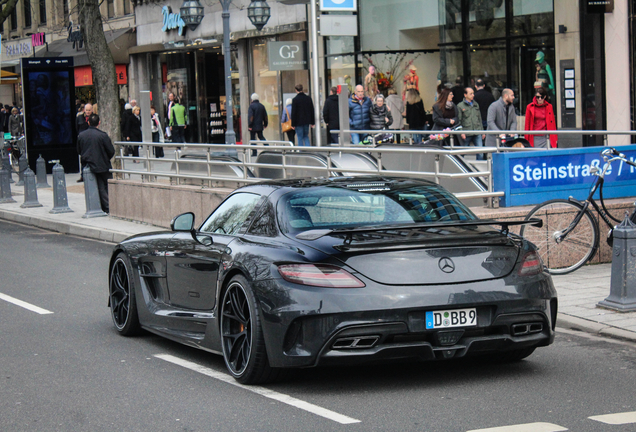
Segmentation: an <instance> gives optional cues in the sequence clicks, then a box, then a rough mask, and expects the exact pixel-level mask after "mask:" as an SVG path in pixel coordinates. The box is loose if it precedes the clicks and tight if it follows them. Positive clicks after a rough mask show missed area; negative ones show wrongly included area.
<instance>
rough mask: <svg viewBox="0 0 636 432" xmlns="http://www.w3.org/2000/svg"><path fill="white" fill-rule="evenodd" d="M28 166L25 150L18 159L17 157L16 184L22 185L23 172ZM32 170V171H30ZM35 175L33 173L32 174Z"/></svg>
mask: <svg viewBox="0 0 636 432" xmlns="http://www.w3.org/2000/svg"><path fill="white" fill-rule="evenodd" d="M28 168H29V161H28V160H27V157H26V152H24V153H22V155H21V156H20V159H18V182H17V183H16V184H15V185H16V186H22V185H24V172H25V171H26V170H27V169H28ZM31 172H33V171H31ZM34 176H35V174H34Z"/></svg>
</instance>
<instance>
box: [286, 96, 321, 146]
mask: <svg viewBox="0 0 636 432" xmlns="http://www.w3.org/2000/svg"><path fill="white" fill-rule="evenodd" d="M295 88H296V97H294V99H292V112H291V116H292V127H293V128H294V130H295V131H296V134H298V145H299V146H306V147H309V146H311V143H310V142H309V128H310V127H311V128H313V127H314V125H315V124H316V121H315V112H314V103H313V101H312V100H311V98H310V97H309V96H307V95H306V94H305V93H303V85H302V84H297V85H296V87H295Z"/></svg>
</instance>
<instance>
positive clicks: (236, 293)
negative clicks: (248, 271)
mask: <svg viewBox="0 0 636 432" xmlns="http://www.w3.org/2000/svg"><path fill="white" fill-rule="evenodd" d="M220 321H221V322H220V330H221V343H222V345H223V359H224V360H225V365H226V367H227V370H228V371H229V372H230V375H232V377H234V379H236V380H237V381H238V382H240V383H241V384H263V383H266V382H272V381H274V380H276V379H278V378H279V375H280V372H281V370H280V369H276V368H272V367H270V365H269V360H268V358H267V351H266V349H265V340H264V337H263V327H262V324H261V317H260V313H259V311H258V307H257V305H256V300H255V298H254V293H253V292H252V290H251V288H250V285H249V282H248V281H247V279H246V278H245V277H243V276H242V275H237V276H234V277H233V278H232V279H231V280H230V282H229V284H228V285H227V288H226V289H225V292H224V293H223V300H222V302H221V311H220Z"/></svg>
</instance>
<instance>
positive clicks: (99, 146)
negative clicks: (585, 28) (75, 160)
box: [77, 114, 115, 213]
mask: <svg viewBox="0 0 636 432" xmlns="http://www.w3.org/2000/svg"><path fill="white" fill-rule="evenodd" d="M99 123H100V121H99V116H98V115H97V114H92V115H91V116H90V118H89V119H88V129H87V130H85V131H84V132H82V133H81V134H80V135H79V137H78V139H77V146H78V148H79V153H80V157H81V160H82V163H83V164H85V165H88V166H89V168H90V169H91V172H92V173H93V175H94V176H95V180H96V181H97V191H98V192H99V201H100V204H101V207H102V211H103V212H104V213H110V209H109V206H108V179H111V178H113V175H112V174H111V173H110V170H111V168H112V166H111V164H110V159H111V158H112V157H113V156H114V155H115V148H114V147H113V143H112V142H111V140H110V138H109V137H108V134H107V133H106V132H103V131H101V130H99V129H98V127H99Z"/></svg>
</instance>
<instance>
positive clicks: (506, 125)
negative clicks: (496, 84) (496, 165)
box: [486, 88, 517, 147]
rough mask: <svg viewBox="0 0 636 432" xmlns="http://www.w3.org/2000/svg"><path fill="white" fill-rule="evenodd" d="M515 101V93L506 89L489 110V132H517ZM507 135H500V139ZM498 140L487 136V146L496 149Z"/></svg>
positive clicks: (493, 136)
mask: <svg viewBox="0 0 636 432" xmlns="http://www.w3.org/2000/svg"><path fill="white" fill-rule="evenodd" d="M514 100H515V93H514V92H513V91H512V90H511V89H509V88H505V89H503V91H502V92H501V97H500V98H499V100H497V101H495V102H493V104H492V105H490V108H488V130H489V131H511V130H517V113H515V107H514V106H513V105H512V103H513V102H514ZM505 137H506V134H501V135H499V138H505ZM496 145H497V138H496V137H495V135H487V136H486V146H488V147H495V146H496Z"/></svg>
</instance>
